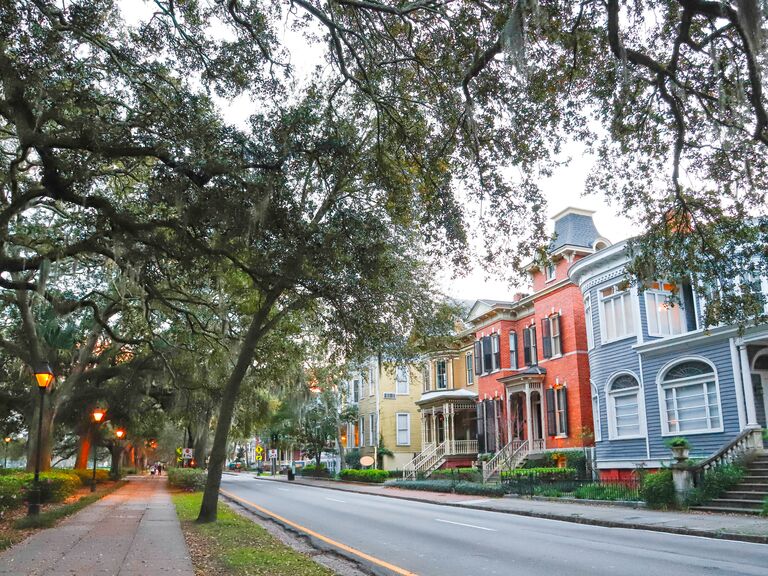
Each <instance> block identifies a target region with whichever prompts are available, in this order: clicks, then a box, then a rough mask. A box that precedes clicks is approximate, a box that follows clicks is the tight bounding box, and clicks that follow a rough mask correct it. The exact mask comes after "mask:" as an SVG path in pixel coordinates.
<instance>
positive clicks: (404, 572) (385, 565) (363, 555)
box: [219, 489, 489, 576]
mask: <svg viewBox="0 0 768 576" xmlns="http://www.w3.org/2000/svg"><path fill="white" fill-rule="evenodd" d="M219 492H221V493H222V494H224V495H225V496H227V497H228V498H232V500H236V501H237V502H240V503H242V504H246V505H248V506H250V507H251V508H255V509H256V510H258V511H259V512H261V513H262V514H266V515H267V516H270V517H272V518H274V519H275V520H279V521H280V522H282V523H284V524H287V525H288V526H291V527H292V528H295V529H296V530H300V531H301V532H304V533H305V534H309V535H310V536H313V537H314V538H317V539H318V540H321V541H323V542H325V543H326V544H330V545H331V546H335V547H336V548H340V549H341V550H344V551H345V552H349V553H350V554H353V555H355V556H358V557H359V558H362V559H363V560H367V561H368V562H372V563H373V564H376V565H377V566H381V567H383V568H386V569H387V570H391V571H392V572H394V573H395V574H400V576H418V574H416V573H415V572H409V571H408V570H405V569H404V568H400V567H399V566H395V565H394V564H390V563H389V562H385V561H384V560H380V559H378V558H376V557H375V556H371V555H370V554H366V553H365V552H363V551H361V550H358V549H356V548H352V547H351V546H347V545H346V544H342V543H341V542H337V541H336V540H332V539H331V538H328V537H327V536H323V535H322V534H318V533H317V532H315V531H314V530H310V529H309V528H305V527H304V526H302V525H300V524H296V523H295V522H291V521H290V520H288V519H287V518H283V517H282V516H278V515H277V514H275V513H274V512H270V511H269V510H267V509H266V508H262V507H261V506H259V505H258V504H255V503H254V502H251V501H250V500H246V499H245V498H241V497H240V496H237V495H235V494H232V493H231V492H228V491H227V490H222V489H220V490H219ZM486 530H489V528H486Z"/></svg>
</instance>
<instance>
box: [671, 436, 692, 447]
mask: <svg viewBox="0 0 768 576" xmlns="http://www.w3.org/2000/svg"><path fill="white" fill-rule="evenodd" d="M664 444H665V445H666V446H667V447H669V448H690V447H691V443H690V442H689V441H688V438H685V437H683V436H675V437H674V438H669V439H667V440H665V441H664Z"/></svg>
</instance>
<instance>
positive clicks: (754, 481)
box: [691, 450, 768, 515]
mask: <svg viewBox="0 0 768 576" xmlns="http://www.w3.org/2000/svg"><path fill="white" fill-rule="evenodd" d="M746 469H747V474H746V475H745V476H744V479H743V480H742V481H741V483H739V485H738V486H736V487H735V488H733V490H728V491H727V492H726V493H725V494H723V495H722V496H720V498H715V499H714V500H711V501H709V502H708V503H707V504H706V505H703V506H692V507H691V509H692V510H703V511H705V512H721V513H729V514H733V513H739V514H753V515H759V514H760V513H761V512H762V509H763V502H764V501H765V499H766V498H768V452H766V451H765V450H763V451H761V452H760V453H759V455H758V456H757V458H755V459H754V460H752V462H751V463H750V464H749V465H747V466H746Z"/></svg>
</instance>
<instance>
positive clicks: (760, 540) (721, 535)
mask: <svg viewBox="0 0 768 576" xmlns="http://www.w3.org/2000/svg"><path fill="white" fill-rule="evenodd" d="M256 479H258V480H267V481H269V482H287V480H278V479H277V478H262V477H258V478H256V477H254V480H256ZM296 484H299V485H303V486H313V487H315V488H321V489H324V490H336V491H338V492H351V493H353V494H367V495H369V496H380V497H382V498H395V499H398V500H408V501H411V502H421V503H422V504H436V505H438V506H451V507H453V508H466V509H470V510H481V511H483V512H498V513H500V514H511V515H514V516H524V517H526V518H543V519H545V520H559V521H561V522H570V523H572V524H584V525H589V526H602V527H604V528H626V529H629V530H646V531H648V532H664V533H667V534H678V535H681V536H699V537H701V538H714V539H717V540H734V541H737V542H750V543H752V544H768V535H765V536H761V535H758V534H738V533H734V532H716V531H713V530H697V529H695V528H675V527H672V526H654V525H649V524H640V523H630V522H616V521H614V520H601V519H599V518H584V517H582V516H568V515H565V514H552V513H549V512H532V511H529V510H499V509H497V508H492V507H489V506H483V505H481V504H461V503H459V502H439V501H437V502H436V501H434V500H423V499H420V498H415V497H412V496H397V495H395V494H374V493H371V492H359V491H357V490H348V489H345V488H343V487H341V486H339V487H336V486H318V485H316V484H310V483H302V482H298V483H296ZM357 484H362V483H361V482H359V483H357ZM491 498H493V497H491Z"/></svg>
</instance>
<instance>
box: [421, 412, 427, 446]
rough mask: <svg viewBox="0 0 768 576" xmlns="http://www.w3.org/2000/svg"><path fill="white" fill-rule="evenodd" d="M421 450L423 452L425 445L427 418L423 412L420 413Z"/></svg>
mask: <svg viewBox="0 0 768 576" xmlns="http://www.w3.org/2000/svg"><path fill="white" fill-rule="evenodd" d="M420 416H421V449H422V450H424V447H425V446H426V445H427V426H426V424H427V418H426V414H424V411H423V410H422V411H421V414H420Z"/></svg>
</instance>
